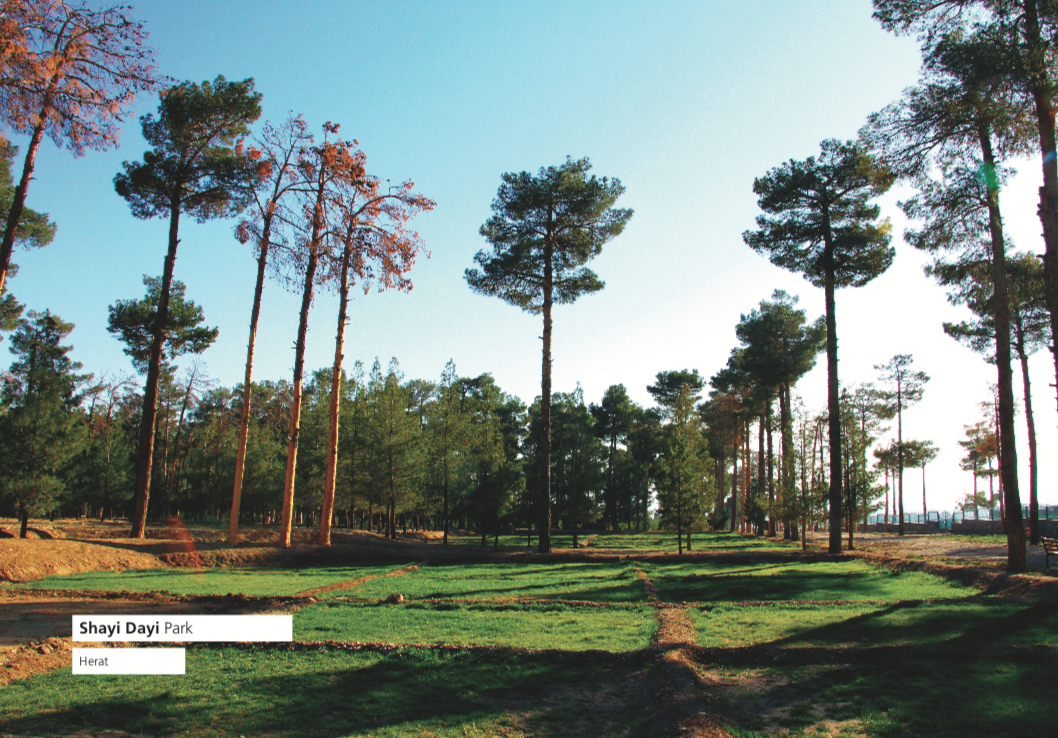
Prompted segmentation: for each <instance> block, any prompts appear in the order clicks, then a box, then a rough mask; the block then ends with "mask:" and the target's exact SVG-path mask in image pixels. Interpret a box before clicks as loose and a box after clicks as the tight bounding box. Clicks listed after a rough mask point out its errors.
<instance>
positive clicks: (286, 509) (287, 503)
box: [279, 246, 318, 548]
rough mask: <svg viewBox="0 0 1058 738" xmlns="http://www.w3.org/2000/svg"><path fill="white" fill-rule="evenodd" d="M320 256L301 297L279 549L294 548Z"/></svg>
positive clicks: (312, 256) (313, 251)
mask: <svg viewBox="0 0 1058 738" xmlns="http://www.w3.org/2000/svg"><path fill="white" fill-rule="evenodd" d="M317 262H318V252H317V247H316V246H311V247H310V250H309V263H308V266H307V268H306V270H305V287H304V290H303V291H302V295H301V317H300V319H299V322H298V340H297V344H296V345H295V349H294V387H293V392H292V397H291V405H290V434H289V436H288V441H287V467H286V474H285V476H284V478H283V512H282V513H281V517H280V521H279V526H280V527H279V545H280V547H281V548H290V530H291V527H292V525H293V514H294V476H295V472H296V470H297V463H298V441H299V440H300V436H301V384H302V375H303V374H304V371H305V338H306V336H307V334H308V331H309V308H310V307H312V287H313V282H314V280H315V279H316V266H317Z"/></svg>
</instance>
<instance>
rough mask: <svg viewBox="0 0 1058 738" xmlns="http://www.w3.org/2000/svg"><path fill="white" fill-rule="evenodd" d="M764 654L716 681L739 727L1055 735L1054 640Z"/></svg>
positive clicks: (895, 737) (893, 734) (964, 737)
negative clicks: (1043, 644)
mask: <svg viewBox="0 0 1058 738" xmlns="http://www.w3.org/2000/svg"><path fill="white" fill-rule="evenodd" d="M794 650H797V651H799V653H798V654H793V653H790V652H791V651H794ZM760 656H761V658H760V659H759V660H758V665H757V667H756V668H751V670H750V671H743V672H741V673H740V674H739V675H738V677H736V678H734V679H732V678H731V675H730V672H727V678H726V679H725V678H721V679H719V680H718V681H721V682H725V685H724V686H722V687H720V688H719V689H718V691H719V696H720V697H721V699H722V701H723V703H724V711H725V713H726V714H727V715H729V716H730V718H731V719H732V721H733V722H734V723H735V724H736V725H738V726H739V727H741V728H745V729H749V730H754V731H765V730H767V731H770V732H775V731H788V734H790V735H801V734H802V733H805V734H808V733H810V732H811V731H813V730H817V729H818V727H819V726H820V725H821V724H822V723H823V722H824V721H831V722H832V723H834V722H836V723H847V724H848V726H847V727H848V728H849V730H850V731H851V733H853V734H856V735H867V736H872V737H873V736H885V737H886V738H903V737H905V736H907V737H910V736H920V735H930V736H938V737H941V738H948V737H951V738H976V737H977V736H982V737H983V736H990V737H991V736H998V735H1011V736H1013V735H1023V734H1024V735H1051V734H1053V729H1054V721H1053V712H1052V709H1051V708H1052V707H1053V705H1054V704H1055V703H1056V701H1058V684H1056V683H1055V682H1054V680H1053V679H1051V678H1050V677H1049V676H1048V674H1049V673H1051V672H1052V671H1053V652H1050V651H1049V650H1047V649H1027V650H1024V649H1007V650H1003V651H1000V652H996V651H987V650H961V649H943V650H939V651H929V650H923V649H906V650H901V649H892V650H885V651H874V652H867V651H864V650H860V649H850V650H848V651H847V652H845V653H844V654H841V655H835V653H834V652H833V651H825V650H824V651H819V652H809V653H805V652H804V650H802V649H790V650H788V651H787V656H789V659H786V658H781V659H780V660H779V662H778V663H779V665H776V663H777V662H776V660H775V657H774V653H772V655H771V656H770V657H769V656H767V655H766V654H765V653H764V652H761V653H760ZM745 665H746V664H745V663H744V664H743V666H745ZM699 668H703V667H702V666H700V667H699ZM722 668H723V667H721V669H722ZM704 671H705V672H706V673H707V674H708V673H710V672H712V671H713V668H712V667H711V666H704ZM714 673H716V672H714ZM831 727H833V726H831ZM828 730H830V728H828Z"/></svg>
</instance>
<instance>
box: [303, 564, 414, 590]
mask: <svg viewBox="0 0 1058 738" xmlns="http://www.w3.org/2000/svg"><path fill="white" fill-rule="evenodd" d="M418 569H419V567H418V565H416V564H412V565H410V566H405V567H403V568H401V569H397V570H396V571H391V572H388V573H386V574H375V575H374V576H370V577H359V578H357V579H350V580H348V581H345V582H338V583H336V584H328V585H327V586H326V587H316V589H309V590H306V591H304V592H301V593H300V594H299V595H298V596H299V597H315V596H316V595H321V594H326V593H327V592H337V591H338V590H340V589H353V588H354V587H359V586H360V585H361V584H363V583H364V582H367V581H370V580H372V579H378V578H380V577H399V576H402V575H404V574H407V573H408V572H410V571H418Z"/></svg>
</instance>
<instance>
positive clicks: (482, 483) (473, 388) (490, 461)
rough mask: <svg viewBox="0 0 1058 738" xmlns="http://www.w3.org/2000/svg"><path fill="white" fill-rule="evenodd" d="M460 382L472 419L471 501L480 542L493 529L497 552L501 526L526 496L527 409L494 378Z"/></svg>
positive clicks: (486, 376)
mask: <svg viewBox="0 0 1058 738" xmlns="http://www.w3.org/2000/svg"><path fill="white" fill-rule="evenodd" d="M461 384H462V387H463V391H464V392H465V395H466V399H465V405H466V409H467V413H468V415H469V420H470V425H469V427H468V428H467V432H468V438H467V441H468V442H467V445H466V453H467V455H468V457H469V461H470V470H469V471H470V476H469V479H468V480H467V481H468V485H467V488H466V500H467V503H468V505H469V506H470V509H471V510H472V511H473V514H474V517H476V518H477V520H478V525H479V526H480V529H481V530H480V532H481V544H482V545H485V543H486V536H487V535H488V533H489V532H490V531H491V532H492V534H493V547H494V548H497V547H498V545H499V532H500V528H501V527H504V526H506V525H507V524H508V523H509V522H510V521H511V519H512V517H513V516H514V515H515V514H516V512H517V507H516V506H517V501H518V499H519V497H523V496H524V494H523V493H524V490H525V476H524V474H523V473H522V470H523V465H524V462H523V459H522V458H521V446H520V441H521V439H522V438H523V437H524V435H525V406H524V405H523V404H522V403H521V401H520V400H518V399H517V398H515V397H511V396H510V395H508V394H507V393H506V392H504V391H503V390H501V389H500V388H499V387H498V386H497V385H496V383H495V381H494V380H493V379H492V376H491V375H489V374H482V375H481V376H479V377H476V378H474V379H470V380H464V381H463V382H462V383H461Z"/></svg>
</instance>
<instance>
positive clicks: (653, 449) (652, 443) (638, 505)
mask: <svg viewBox="0 0 1058 738" xmlns="http://www.w3.org/2000/svg"><path fill="white" fill-rule="evenodd" d="M626 445H627V454H628V455H627V461H626V464H625V474H626V475H627V477H626V478H627V482H626V483H627V484H628V487H629V498H630V500H629V508H630V510H629V517H630V519H631V518H633V517H634V518H635V519H636V520H637V527H638V528H639V530H649V528H650V503H651V502H652V500H653V487H654V479H655V478H656V477H657V474H658V468H659V461H658V460H659V459H660V457H661V454H662V451H663V449H664V438H663V434H662V427H661V415H660V414H659V413H658V411H657V410H656V409H654V408H649V409H648V408H643V407H640V406H639V405H635V406H633V410H632V420H631V424H630V427H629V430H628V440H627V442H626Z"/></svg>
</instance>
